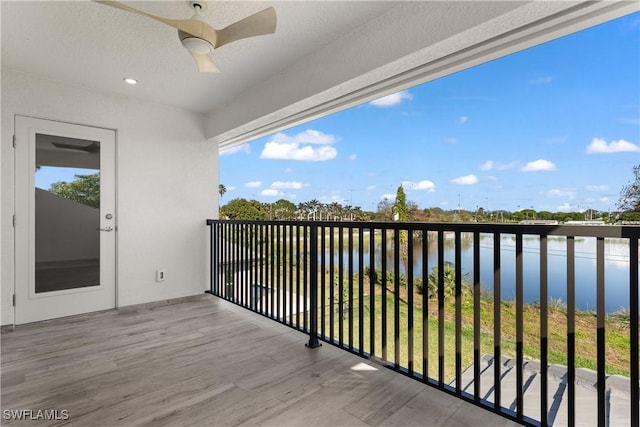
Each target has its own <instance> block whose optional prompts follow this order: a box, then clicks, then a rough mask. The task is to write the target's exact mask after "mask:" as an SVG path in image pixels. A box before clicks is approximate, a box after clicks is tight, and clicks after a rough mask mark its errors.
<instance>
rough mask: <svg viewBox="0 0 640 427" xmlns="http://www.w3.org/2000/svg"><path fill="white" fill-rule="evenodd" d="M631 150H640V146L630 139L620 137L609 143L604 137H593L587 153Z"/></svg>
mask: <svg viewBox="0 0 640 427" xmlns="http://www.w3.org/2000/svg"><path fill="white" fill-rule="evenodd" d="M630 151H640V147H638V146H637V145H635V144H632V143H630V142H629V141H625V140H624V139H619V140H617V141H611V142H610V143H608V144H607V141H605V140H604V139H602V138H593V140H592V141H591V144H589V146H588V147H587V153H589V154H593V153H605V154H609V153H623V152H630Z"/></svg>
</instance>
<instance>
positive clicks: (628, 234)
mask: <svg viewBox="0 0 640 427" xmlns="http://www.w3.org/2000/svg"><path fill="white" fill-rule="evenodd" d="M216 223H225V224H255V225H261V224H263V225H264V224H267V225H268V224H278V225H297V226H303V227H312V226H313V227H333V228H339V227H342V228H347V229H360V228H362V229H387V230H395V229H399V230H412V231H445V232H461V233H473V232H479V233H500V234H523V235H538V236H573V237H609V238H639V237H640V226H629V225H564V224H559V225H537V224H486V223H446V222H364V221H311V220H276V221H243V220H218V219H207V225H213V224H216Z"/></svg>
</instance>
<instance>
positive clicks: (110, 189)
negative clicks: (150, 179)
mask: <svg viewBox="0 0 640 427" xmlns="http://www.w3.org/2000/svg"><path fill="white" fill-rule="evenodd" d="M38 133H40V134H48V135H60V136H66V137H74V138H78V139H87V140H94V141H95V140H98V141H100V142H101V153H100V155H101V167H100V172H101V190H100V191H101V199H103V196H106V197H104V199H105V200H108V202H107V203H106V205H105V204H103V203H101V207H100V227H104V226H112V227H113V232H109V233H103V232H99V233H100V260H101V262H100V285H99V286H93V287H87V288H76V289H67V290H60V291H53V292H46V293H42V294H36V293H35V166H36V165H35V160H36V159H35V155H36V146H35V135H36V134H38ZM14 135H15V139H16V142H15V150H14V209H15V210H14V212H15V226H14V283H13V288H14V289H13V291H14V309H13V318H14V321H13V323H14V325H17V324H23V323H30V322H36V321H41V320H48V319H54V318H59V317H66V316H71V315H76V314H82V313H89V312H94V311H100V310H105V309H111V308H116V307H117V296H118V281H117V276H118V274H117V247H118V243H117V242H118V239H117V230H118V227H117V224H118V211H117V131H116V130H115V129H108V128H104V127H96V126H89V125H84V124H76V123H70V122H63V121H58V120H50V119H46V118H38V117H32V116H26V115H20V114H16V115H14ZM103 147H104V148H103ZM105 148H106V149H105ZM103 155H105V156H107V157H105V158H104V159H105V161H106V162H108V163H109V165H110V166H108V167H107V168H108V169H109V170H110V172H107V173H106V174H103V164H102V163H103ZM25 165H28V167H25ZM105 170H106V169H105ZM105 175H107V177H106V180H103V179H104V178H105ZM107 181H109V182H111V185H110V186H105V187H103V185H102V184H103V182H107ZM103 189H104V192H103ZM107 209H108V212H109V213H112V215H113V219H111V220H105V217H104V215H105V212H106V211H107ZM105 221H106V222H107V224H105ZM105 261H106V262H105ZM34 309H35V314H34Z"/></svg>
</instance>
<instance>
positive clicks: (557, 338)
mask: <svg viewBox="0 0 640 427" xmlns="http://www.w3.org/2000/svg"><path fill="white" fill-rule="evenodd" d="M378 290H379V289H378ZM415 298H416V300H418V301H416V303H419V302H420V301H419V300H420V299H421V298H422V296H421V295H417V294H416V295H415ZM373 301H374V303H373V307H374V315H373V316H372V311H371V298H370V297H369V296H365V297H364V299H363V304H364V306H363V331H362V332H363V341H364V342H363V344H364V345H363V349H364V351H365V352H366V353H369V354H373V355H374V356H376V357H380V358H382V357H383V350H384V349H383V348H382V313H383V311H382V301H383V297H382V295H379V294H378V295H375V297H374V300H373ZM327 302H328V301H327ZM345 305H346V304H345ZM416 305H418V304H414V309H413V323H412V325H409V313H408V312H409V307H408V305H407V304H406V303H405V302H400V303H399V335H398V336H397V337H396V336H395V333H394V329H395V328H394V318H395V316H394V314H395V311H394V310H395V308H394V296H393V294H391V292H389V291H388V293H387V295H386V313H387V314H386V322H387V331H386V360H388V361H390V362H391V363H397V364H399V365H400V366H402V367H407V368H408V367H409V353H410V352H409V337H410V336H412V337H413V350H412V352H411V354H412V356H413V370H414V371H415V372H418V373H423V361H422V358H423V353H426V355H427V360H428V375H429V377H431V378H435V379H438V367H439V357H438V315H437V303H436V301H434V300H431V301H429V303H428V312H427V316H426V322H425V323H426V325H427V326H426V327H427V342H426V344H425V343H423V335H422V332H423V327H424V326H423V319H422V314H423V310H422V307H420V306H419V305H418V306H416ZM334 307H337V304H335V306H334ZM334 309H335V310H336V312H334V336H333V337H332V338H333V339H336V340H337V339H338V329H339V320H338V319H339V316H338V313H337V309H336V308H334ZM327 310H328V307H327ZM352 312H353V335H352V345H353V347H354V348H356V349H357V348H358V344H359V333H360V331H359V300H358V299H357V292H354V301H353V307H352ZM461 313H462V326H461V331H460V335H461V360H462V369H465V368H466V367H468V366H469V365H471V364H472V363H473V349H474V346H473V300H472V298H471V296H468V297H466V296H465V297H463V301H462V303H461ZM500 313H501V324H502V326H501V343H500V344H501V352H502V354H503V355H505V356H508V357H515V349H516V342H515V325H516V317H515V304H514V303H511V302H502V304H501V309H500ZM454 316H455V305H454V303H453V301H446V303H445V321H444V359H443V363H444V378H443V380H444V381H445V382H450V381H451V380H453V379H454V377H455V351H456V348H455V322H454V318H455V317H454ZM372 319H373V324H374V331H375V348H374V349H373V351H372V349H371V348H370V334H371V332H370V327H371V321H372ZM548 319H549V320H548V322H549V326H548V330H549V337H548V342H549V352H548V360H549V363H552V364H561V365H566V364H567V357H566V316H565V314H564V313H562V311H561V310H555V309H550V310H549V316H548ZM325 322H326V323H325V328H326V331H325V332H326V334H327V335H328V334H329V322H330V318H329V314H328V313H327V314H326V316H325ZM523 324H524V334H523V335H524V339H523V352H524V357H525V359H539V358H540V351H539V336H540V335H539V325H540V316H539V310H538V309H537V308H536V307H534V306H531V305H525V308H524V313H523ZM349 340H350V336H349V323H348V318H346V317H345V318H344V319H343V342H344V343H345V344H347V345H348V344H349ZM606 341H607V342H606V348H607V356H606V357H607V373H609V374H620V375H624V376H629V355H630V340H629V332H628V330H627V329H626V328H625V327H624V325H620V324H618V323H614V322H611V321H608V322H607V333H606ZM595 343H596V323H595V317H594V316H593V315H592V314H589V313H577V314H576V355H577V356H576V366H577V367H586V368H590V369H594V370H595V369H596V350H595V347H596V346H595ZM396 346H398V349H399V351H398V356H399V357H398V359H397V360H396V351H395V349H396ZM493 349H494V335H493V303H492V301H491V300H490V299H486V298H483V299H482V300H481V304H480V350H481V354H493V351H494V350H493Z"/></svg>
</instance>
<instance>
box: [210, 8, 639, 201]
mask: <svg viewBox="0 0 640 427" xmlns="http://www.w3.org/2000/svg"><path fill="white" fill-rule="evenodd" d="M639 51H640V13H635V14H632V15H628V16H626V17H623V18H620V19H617V20H614V21H611V22H608V23H605V24H602V25H600V26H597V27H594V28H590V29H588V30H585V31H581V32H579V33H575V34H573V35H570V36H567V37H564V38H562V39H559V40H555V41H552V42H548V43H545V44H543V45H540V46H537V47H534V48H531V49H528V50H526V51H523V52H520V53H517V54H514V55H510V56H508V57H504V58H501V59H498V60H495V61H492V62H489V63H487V64H483V65H480V66H477V67H474V68H472V69H469V70H465V71H462V72H459V73H456V74H454V75H450V76H447V77H444V78H441V79H438V80H435V81H432V82H428V83H425V84H422V85H419V86H416V87H413V88H411V89H408V90H406V91H403V92H400V93H396V94H393V95H390V96H389V97H386V98H383V99H380V100H377V101H374V102H371V103H367V104H364V105H360V106H357V107H354V108H351V109H348V110H345V111H342V112H339V113H335V114H333V115H330V116H327V117H324V118H321V119H318V120H315V121H312V122H308V123H306V124H304V125H301V126H297V127H294V128H291V129H289V130H287V131H284V132H280V133H277V134H274V135H271V136H268V137H264V138H260V139H257V140H255V141H252V142H250V143H248V144H245V145H242V146H239V147H235V148H233V149H230V150H226V151H224V152H222V153H221V157H220V182H221V183H222V184H224V185H225V186H226V188H227V193H226V194H225V195H224V197H223V199H222V201H221V203H222V204H224V203H226V202H228V201H229V200H231V199H234V198H238V197H243V198H246V199H256V200H260V201H263V202H275V201H276V200H278V199H280V198H284V199H288V200H291V201H292V202H293V203H296V204H297V203H300V202H304V201H308V200H311V199H317V200H319V201H321V202H323V203H330V202H333V201H336V202H338V203H341V204H351V205H354V206H360V207H362V209H364V210H375V208H376V206H377V204H378V203H379V202H380V200H381V199H382V198H384V197H388V198H390V199H393V198H394V197H395V192H396V189H397V187H398V186H399V185H401V184H403V187H404V189H405V191H406V193H407V197H408V199H409V200H412V201H414V202H416V203H417V204H418V205H419V206H420V207H421V208H426V207H436V206H437V207H441V208H444V209H456V208H457V206H458V203H460V207H461V208H462V209H468V210H474V209H476V208H477V207H483V208H485V209H487V208H488V209H490V210H496V209H506V210H511V211H514V210H518V209H519V208H520V209H524V208H530V207H533V208H534V209H536V210H549V211H578V210H580V211H582V210H585V209H587V208H593V209H598V210H602V211H608V210H615V205H616V202H617V200H618V196H619V193H620V189H621V188H622V186H623V185H624V184H626V183H627V182H629V181H630V180H631V179H632V177H633V176H632V168H633V166H634V165H636V164H638V163H640V55H639Z"/></svg>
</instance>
